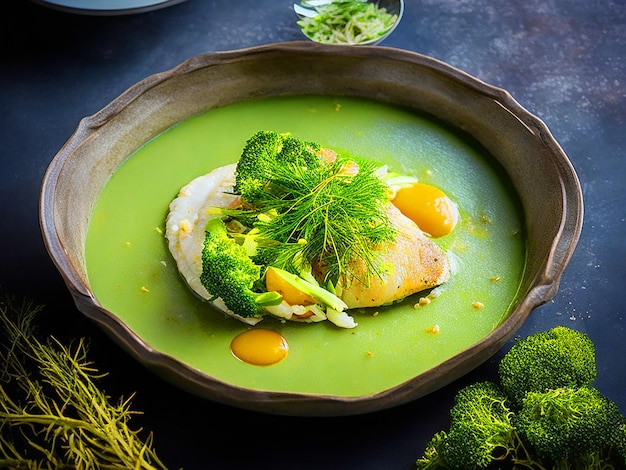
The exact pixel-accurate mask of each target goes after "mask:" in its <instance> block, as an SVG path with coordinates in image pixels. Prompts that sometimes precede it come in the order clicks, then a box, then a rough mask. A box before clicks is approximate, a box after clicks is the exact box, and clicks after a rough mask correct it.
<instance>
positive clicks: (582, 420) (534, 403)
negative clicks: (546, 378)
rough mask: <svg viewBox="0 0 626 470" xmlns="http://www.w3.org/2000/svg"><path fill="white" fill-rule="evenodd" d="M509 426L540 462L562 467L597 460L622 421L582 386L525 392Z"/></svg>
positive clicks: (611, 407) (593, 390)
mask: <svg viewBox="0 0 626 470" xmlns="http://www.w3.org/2000/svg"><path fill="white" fill-rule="evenodd" d="M513 422H514V424H515V426H516V428H517V432H518V433H519V435H520V436H521V437H522V439H523V440H524V441H525V442H527V443H529V444H530V447H531V448H532V449H533V450H534V453H535V454H536V455H537V456H538V457H539V458H540V459H542V460H543V461H545V462H553V463H561V464H563V463H564V462H580V461H581V460H583V459H587V460H593V459H594V458H595V459H596V460H601V459H600V457H601V456H602V453H603V451H604V449H608V448H610V447H612V446H613V445H614V440H615V438H616V436H617V435H618V433H619V427H620V425H621V424H622V423H623V417H622V415H621V413H620V411H619V408H618V406H617V405H616V404H615V403H614V402H613V401H611V400H609V399H608V398H606V397H605V396H604V395H602V394H601V393H600V392H599V391H598V390H597V389H596V388H594V387H591V386H582V387H577V388H569V387H564V388H558V389H554V390H548V391H546V392H529V393H528V394H527V395H526V397H525V398H524V400H523V405H522V408H521V410H520V411H519V412H518V413H516V415H515V418H514V420H513ZM594 456H595V457H594ZM589 468H592V467H589Z"/></svg>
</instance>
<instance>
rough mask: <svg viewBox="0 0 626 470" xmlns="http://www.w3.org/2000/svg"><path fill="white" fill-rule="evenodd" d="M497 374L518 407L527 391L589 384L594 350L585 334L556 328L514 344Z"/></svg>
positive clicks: (562, 327)
mask: <svg viewBox="0 0 626 470" xmlns="http://www.w3.org/2000/svg"><path fill="white" fill-rule="evenodd" d="M498 372H499V376H500V384H501V386H502V388H503V389H504V391H505V393H506V394H507V396H508V397H509V398H510V399H511V401H512V405H513V406H520V405H521V403H522V400H523V398H524V396H525V395H526V393H528V392H545V391H546V390H549V389H556V388H561V387H578V386H582V385H587V384H590V383H591V382H593V381H594V380H595V378H596V374H597V370H596V361H595V347H594V344H593V342H592V341H591V339H590V338H589V337H588V336H587V335H586V334H584V333H581V332H579V331H576V330H574V329H571V328H568V327H565V326H557V327H555V328H553V329H551V330H549V331H542V332H539V333H535V334H533V335H530V336H528V337H526V338H524V339H522V340H519V341H518V342H517V343H515V344H514V345H513V346H512V347H511V349H510V350H509V351H508V352H507V353H506V354H505V355H504V357H503V358H502V360H501V361H500V365H499V370H498Z"/></svg>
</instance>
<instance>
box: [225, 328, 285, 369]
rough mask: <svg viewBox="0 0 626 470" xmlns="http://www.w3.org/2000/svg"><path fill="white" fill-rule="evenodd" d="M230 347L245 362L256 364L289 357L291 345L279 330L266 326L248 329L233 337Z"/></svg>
mask: <svg viewBox="0 0 626 470" xmlns="http://www.w3.org/2000/svg"><path fill="white" fill-rule="evenodd" d="M230 349H231V351H232V352H233V354H234V355H235V357H237V358H238V359H240V360H241V361H243V362H246V363H248V364H253V365H256V366H269V365H271V364H276V363H278V362H280V361H282V360H283V359H284V358H285V357H287V353H288V352H289V345H288V344H287V340H286V339H285V338H284V337H283V336H282V335H281V334H280V333H278V332H276V331H274V330H268V329H266V328H258V329H251V330H246V331H244V332H243V333H240V334H238V335H237V336H235V338H233V340H232V341H231V343H230Z"/></svg>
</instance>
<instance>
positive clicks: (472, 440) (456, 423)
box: [437, 381, 516, 470]
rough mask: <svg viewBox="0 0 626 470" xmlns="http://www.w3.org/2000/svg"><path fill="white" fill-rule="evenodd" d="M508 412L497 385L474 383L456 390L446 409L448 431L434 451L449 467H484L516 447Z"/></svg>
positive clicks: (502, 457)
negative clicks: (449, 407) (448, 422)
mask: <svg viewBox="0 0 626 470" xmlns="http://www.w3.org/2000/svg"><path fill="white" fill-rule="evenodd" d="M511 416H512V412H511V410H510V409H509V407H508V406H507V403H506V397H505V395H504V393H503V392H502V391H501V389H500V388H499V387H498V385H497V384H495V383H493V382H489V381H485V382H478V383H475V384H472V385H468V386H467V387H465V388H463V389H462V390H460V391H459V392H458V393H457V395H456V397H455V403H454V406H453V407H452V409H451V410H450V418H451V420H450V430H449V432H448V433H447V435H446V436H445V437H444V438H443V439H442V441H441V442H440V443H438V446H437V447H438V448H437V452H438V453H439V454H440V455H441V457H442V458H443V460H444V461H445V462H446V464H447V465H448V466H449V467H450V468H452V469H463V470H471V469H482V468H487V467H488V466H489V465H490V464H492V463H494V462H495V461H496V460H503V459H505V458H506V457H507V456H508V455H509V453H510V452H511V451H512V450H513V449H514V448H515V446H516V434H515V430H514V428H513V425H512V423H511Z"/></svg>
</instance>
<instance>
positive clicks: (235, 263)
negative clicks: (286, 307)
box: [200, 218, 282, 317]
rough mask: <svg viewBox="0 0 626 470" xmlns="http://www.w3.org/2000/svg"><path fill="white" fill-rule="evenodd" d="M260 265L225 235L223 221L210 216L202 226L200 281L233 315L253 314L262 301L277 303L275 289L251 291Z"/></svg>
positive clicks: (259, 271) (248, 315) (269, 303)
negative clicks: (202, 244) (203, 229)
mask: <svg viewBox="0 0 626 470" xmlns="http://www.w3.org/2000/svg"><path fill="white" fill-rule="evenodd" d="M260 276H261V267H260V266H258V265H256V264H254V263H253V262H252V260H251V259H250V257H249V256H248V252H247V250H246V248H245V247H244V246H242V245H239V244H238V243H237V242H236V241H235V240H234V239H233V238H231V237H230V236H229V235H228V231H227V229H226V225H225V224H224V222H223V221H222V220H221V219H219V218H215V219H211V220H210V221H209V222H208V223H207V225H206V228H205V240H204V248H203V250H202V274H201V275H200V282H201V283H202V285H203V286H204V287H205V288H206V290H207V291H208V292H209V294H211V295H212V296H213V297H214V298H218V297H219V298H221V299H222V300H223V301H224V303H225V304H226V306H227V307H228V308H229V309H231V310H232V311H233V312H234V313H236V314H237V315H241V316H243V317H256V316H259V315H260V313H261V310H260V309H261V307H262V306H263V305H275V304H277V303H280V301H281V300H282V297H281V296H280V294H278V293H277V292H255V291H253V287H254V285H255V283H257V282H258V281H259V279H260Z"/></svg>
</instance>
